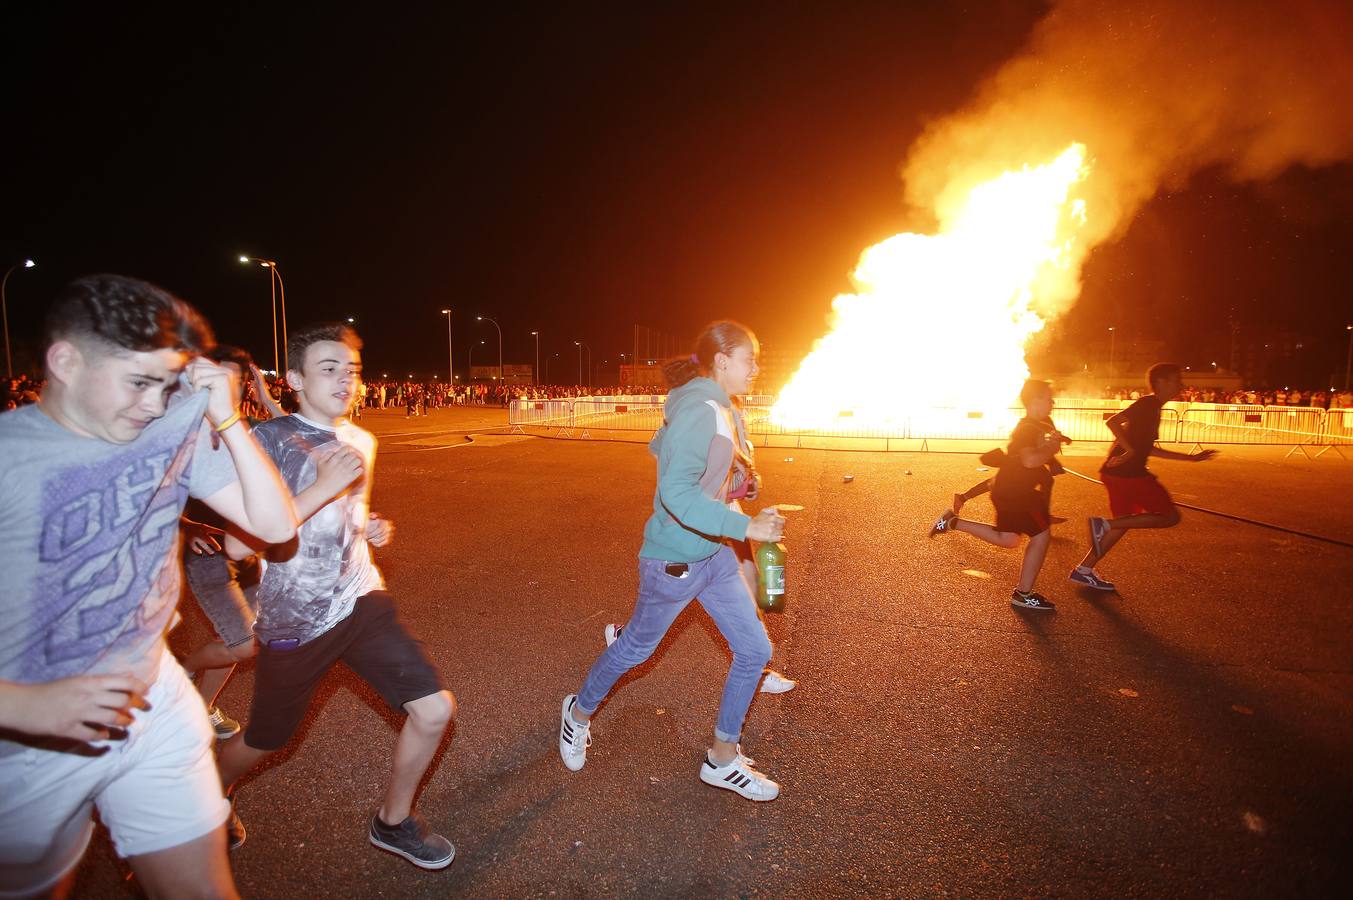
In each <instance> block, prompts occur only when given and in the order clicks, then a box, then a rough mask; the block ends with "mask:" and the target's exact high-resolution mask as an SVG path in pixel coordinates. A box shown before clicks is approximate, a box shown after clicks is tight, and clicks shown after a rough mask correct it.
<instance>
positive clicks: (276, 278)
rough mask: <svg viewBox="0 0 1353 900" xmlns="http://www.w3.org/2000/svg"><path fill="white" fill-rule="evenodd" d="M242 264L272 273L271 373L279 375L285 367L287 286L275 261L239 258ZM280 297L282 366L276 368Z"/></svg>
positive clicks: (254, 257) (251, 257) (270, 283)
mask: <svg viewBox="0 0 1353 900" xmlns="http://www.w3.org/2000/svg"><path fill="white" fill-rule="evenodd" d="M240 262H242V263H251V262H255V263H258V264H259V265H260V266H262V267H263V268H265V269H269V270H271V271H272V280H271V281H270V282H269V285H270V286H271V288H272V367H273V371H275V372H277V373H278V374H279V375H280V374H281V373H282V372H284V371H285V370H286V366H287V286H286V284H285V283H284V282H283V281H282V271H281V270H280V269H278V268H277V260H275V259H260V258H259V257H257V256H241V257H240ZM279 292H280V293H281V295H282V366H283V368H280V369H279V368H278V367H277V295H278V293H279Z"/></svg>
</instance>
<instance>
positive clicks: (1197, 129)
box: [903, 0, 1353, 314]
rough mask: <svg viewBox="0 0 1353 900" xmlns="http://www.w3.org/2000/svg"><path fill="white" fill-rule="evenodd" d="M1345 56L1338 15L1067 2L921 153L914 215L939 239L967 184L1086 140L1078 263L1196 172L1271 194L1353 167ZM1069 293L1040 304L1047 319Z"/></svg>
mask: <svg viewBox="0 0 1353 900" xmlns="http://www.w3.org/2000/svg"><path fill="white" fill-rule="evenodd" d="M1350 47H1353V4H1350V3H1348V2H1345V0H1284V2H1274V0H1217V2H1209V0H1134V2H1132V3H1123V2H1121V0H1119V2H1102V0H1062V2H1058V3H1056V4H1055V5H1054V6H1053V7H1052V9H1051V11H1050V12H1049V13H1048V15H1047V16H1046V17H1045V18H1044V19H1043V20H1042V21H1041V22H1040V23H1039V24H1038V25H1037V26H1036V27H1035V30H1034V31H1033V33H1032V36H1031V39H1030V42H1029V46H1028V48H1027V50H1026V51H1025V52H1023V53H1022V54H1021V55H1020V56H1018V57H1016V58H1015V59H1013V60H1011V61H1010V62H1008V63H1006V64H1005V65H1004V66H1003V67H1002V68H1001V69H1000V70H999V71H997V72H996V73H995V75H993V76H992V77H991V78H990V79H989V80H988V81H987V82H986V83H985V84H984V85H982V86H981V87H980V88H979V90H978V92H977V94H976V96H975V98H974V100H973V102H972V103H971V104H969V105H968V106H967V107H966V108H965V109H964V110H962V111H960V112H958V113H956V114H954V115H951V116H948V117H946V118H944V119H941V120H938V121H936V122H934V123H932V124H931V125H930V126H929V128H928V129H927V130H926V132H925V133H924V134H923V135H922V137H921V138H920V140H919V141H917V143H916V144H915V145H914V146H913V148H912V150H911V152H910V155H909V157H908V158H907V160H906V162H905V163H904V165H903V177H904V179H905V183H906V196H907V200H908V201H909V202H910V203H912V204H913V205H914V206H916V207H918V208H920V209H925V210H932V211H934V213H935V214H936V216H937V217H938V219H939V222H940V224H941V226H943V224H944V223H945V222H946V221H947V220H948V218H949V217H950V216H952V215H953V213H954V212H955V211H956V209H957V208H958V207H959V206H960V205H961V202H962V201H963V199H964V198H965V197H966V195H967V192H968V190H969V189H970V188H971V187H972V186H973V185H974V184H976V183H978V182H980V181H984V180H986V179H988V178H992V177H994V176H996V175H999V174H1000V173H1001V172H1003V171H1005V170H1008V169H1017V168H1019V167H1021V166H1023V165H1026V164H1034V165H1036V164H1040V163H1043V162H1046V161H1047V160H1050V159H1052V158H1053V157H1055V156H1056V155H1057V154H1058V153H1060V152H1061V151H1062V150H1064V149H1065V148H1066V146H1067V145H1068V144H1070V143H1071V142H1072V141H1080V142H1082V143H1084V144H1085V145H1086V146H1087V147H1088V148H1089V152H1090V156H1091V165H1092V169H1091V174H1090V177H1089V178H1088V179H1087V180H1086V181H1085V182H1084V183H1083V188H1082V189H1081V191H1080V196H1081V197H1083V199H1084V200H1085V201H1086V205H1087V212H1088V220H1087V223H1086V225H1085V227H1084V228H1083V229H1082V231H1081V235H1080V243H1081V247H1080V251H1081V252H1080V253H1079V255H1078V259H1077V260H1076V262H1077V263H1079V261H1082V260H1083V259H1084V255H1085V253H1088V251H1089V250H1090V249H1091V248H1093V247H1094V246H1095V245H1097V244H1099V243H1102V242H1103V241H1106V240H1109V239H1112V238H1113V237H1114V236H1115V235H1116V234H1118V233H1119V232H1120V231H1121V230H1123V229H1125V228H1126V226H1127V224H1128V223H1129V222H1130V221H1131V219H1132V215H1133V214H1134V213H1135V211H1136V210H1137V209H1138V208H1139V207H1140V206H1141V205H1142V204H1143V203H1145V202H1146V201H1147V200H1148V199H1150V198H1151V197H1152V195H1154V194H1155V193H1157V192H1158V191H1160V190H1162V189H1171V188H1178V187H1180V186H1182V185H1183V184H1184V183H1185V182H1186V181H1187V180H1188V179H1189V177H1190V176H1191V175H1193V174H1194V173H1196V172H1198V171H1199V170H1201V169H1205V168H1213V167H1215V168H1218V169H1220V170H1222V171H1224V172H1226V173H1227V174H1228V176H1229V177H1231V178H1233V179H1235V180H1238V181H1262V180H1266V179H1269V178H1272V177H1274V176H1275V175H1277V174H1279V173H1280V172H1282V171H1283V170H1284V169H1287V168H1288V167H1291V166H1294V165H1304V166H1310V167H1318V166H1325V165H1329V164H1332V163H1337V162H1341V161H1344V160H1349V159H1353V100H1350V97H1349V93H1350V91H1351V90H1353V52H1350V49H1349V48H1350ZM1076 293H1077V292H1076V291H1075V290H1074V289H1073V290H1072V291H1070V292H1066V293H1065V294H1064V295H1063V296H1059V297H1055V298H1042V302H1043V304H1045V305H1050V307H1051V308H1045V309H1044V310H1043V311H1044V312H1045V313H1053V314H1055V313H1057V312H1059V311H1062V310H1064V309H1065V307H1066V305H1068V304H1069V303H1070V302H1073V301H1074V298H1075V295H1076Z"/></svg>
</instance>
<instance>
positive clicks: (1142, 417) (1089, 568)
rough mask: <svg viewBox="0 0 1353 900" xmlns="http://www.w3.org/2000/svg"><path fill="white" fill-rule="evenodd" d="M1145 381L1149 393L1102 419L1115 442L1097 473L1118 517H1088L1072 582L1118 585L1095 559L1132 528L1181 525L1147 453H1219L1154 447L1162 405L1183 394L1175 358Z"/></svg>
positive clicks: (1198, 457)
mask: <svg viewBox="0 0 1353 900" xmlns="http://www.w3.org/2000/svg"><path fill="white" fill-rule="evenodd" d="M1146 380H1147V383H1148V384H1150V385H1151V393H1150V394H1147V395H1146V396H1145V397H1142V398H1141V399H1140V400H1138V401H1136V402H1135V403H1133V404H1132V405H1131V406H1129V407H1128V408H1127V409H1125V410H1123V411H1122V412H1120V413H1119V414H1118V415H1116V416H1114V417H1113V418H1111V419H1109V420H1108V421H1107V422H1105V423H1104V424H1105V425H1107V426H1109V430H1110V431H1112V432H1113V437H1114V441H1113V446H1111V447H1110V448H1109V455H1108V458H1107V459H1105V460H1104V465H1103V466H1101V467H1100V469H1099V474H1100V477H1101V478H1102V479H1103V480H1104V487H1105V488H1106V489H1107V490H1108V492H1109V509H1110V510H1111V511H1112V512H1113V515H1114V518H1112V519H1105V518H1101V517H1099V516H1091V517H1090V552H1088V553H1086V554H1085V559H1083V560H1081V564H1080V565H1078V566H1076V568H1074V569H1072V570H1071V576H1070V579H1071V581H1072V583H1074V584H1080V585H1084V586H1086V587H1092V588H1096V589H1098V590H1101V591H1112V590H1114V586H1113V584H1112V583H1111V582H1108V581H1105V580H1104V579H1103V578H1101V577H1100V576H1099V573H1097V572H1096V571H1095V570H1094V565H1095V563H1097V562H1099V561H1100V560H1101V559H1103V558H1104V557H1105V555H1106V554H1108V552H1109V550H1110V549H1111V548H1112V547H1113V545H1114V544H1116V543H1118V541H1119V540H1120V539H1122V537H1123V535H1125V534H1127V532H1128V531H1129V530H1130V529H1133V528H1173V527H1174V526H1175V525H1178V524H1179V508H1178V507H1177V506H1175V505H1174V501H1173V500H1172V499H1170V494H1169V492H1168V491H1166V490H1165V488H1164V487H1162V486H1161V484H1160V482H1159V481H1157V480H1156V476H1154V475H1152V474H1151V473H1150V472H1148V471H1147V469H1146V458H1147V457H1148V456H1159V457H1162V458H1164V459H1179V460H1186V461H1188V462H1202V461H1203V460H1205V459H1211V458H1212V457H1214V456H1216V455H1217V451H1216V450H1200V451H1198V452H1197V453H1179V452H1177V451H1174V450H1162V449H1161V448H1160V447H1157V446H1156V438H1157V437H1159V435H1160V410H1161V407H1163V406H1164V405H1165V404H1166V403H1169V402H1170V401H1171V400H1173V399H1174V398H1175V397H1177V396H1178V395H1179V391H1180V389H1181V388H1182V387H1183V384H1182V382H1181V379H1180V374H1179V366H1177V365H1174V364H1173V363H1156V364H1155V365H1154V366H1152V367H1151V368H1150V369H1149V370H1148V371H1147V373H1146Z"/></svg>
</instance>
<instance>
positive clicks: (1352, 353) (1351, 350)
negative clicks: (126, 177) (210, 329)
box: [5, 325, 1353, 391]
mask: <svg viewBox="0 0 1353 900" xmlns="http://www.w3.org/2000/svg"><path fill="white" fill-rule="evenodd" d="M1345 330H1347V331H1348V361H1347V362H1346V363H1344V390H1345V391H1350V390H1353V325H1348V326H1345ZM5 352H6V353H8V352H9V345H8V344H6V345H5Z"/></svg>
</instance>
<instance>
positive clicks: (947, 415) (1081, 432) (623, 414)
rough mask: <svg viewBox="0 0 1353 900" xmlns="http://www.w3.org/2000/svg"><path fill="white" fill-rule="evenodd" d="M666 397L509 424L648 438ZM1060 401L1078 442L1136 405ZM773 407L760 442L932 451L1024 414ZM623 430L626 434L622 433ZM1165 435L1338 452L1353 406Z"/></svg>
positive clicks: (1192, 426) (516, 410) (1095, 438)
mask: <svg viewBox="0 0 1353 900" xmlns="http://www.w3.org/2000/svg"><path fill="white" fill-rule="evenodd" d="M665 399H666V398H665V397H663V396H661V395H642V396H633V397H576V398H570V399H558V400H513V401H512V403H511V407H510V410H509V418H508V421H509V423H510V424H511V425H512V426H513V430H514V431H516V432H522V431H523V430H524V429H525V428H527V427H535V428H539V429H543V430H545V431H547V432H549V431H551V430H553V431H554V436H558V437H593V436H595V435H594V433H608V434H610V436H611V437H612V438H613V439H618V440H640V439H642V440H647V439H648V437H649V436H651V435H652V433H653V432H655V431H656V430H657V429H658V428H660V427H661V426H662V421H663V403H664V402H665ZM752 399H755V400H758V401H765V400H769V399H771V398H764V397H756V398H752ZM1058 402H1059V403H1060V404H1076V405H1074V406H1073V405H1059V406H1057V407H1056V408H1055V409H1054V410H1053V412H1052V419H1053V423H1054V424H1056V426H1057V428H1058V430H1059V431H1061V432H1062V433H1063V434H1065V435H1066V436H1067V437H1069V438H1071V439H1072V440H1073V441H1081V442H1087V443H1094V442H1104V443H1107V442H1108V441H1110V440H1112V439H1113V436H1112V434H1110V433H1109V430H1108V428H1106V427H1105V425H1104V422H1105V420H1107V419H1109V418H1110V417H1112V416H1113V415H1114V414H1115V413H1117V412H1119V411H1120V410H1122V409H1125V408H1126V407H1127V406H1128V405H1129V404H1130V401H1125V400H1097V399H1090V400H1080V399H1074V398H1061V399H1060V400H1059V401H1058ZM770 411H771V407H770V404H769V403H761V402H758V403H748V404H746V405H744V406H743V412H744V415H745V416H746V419H747V427H748V432H749V433H750V434H751V435H752V437H753V438H754V439H756V440H758V442H760V443H765V444H769V443H771V442H777V443H779V442H783V441H786V440H792V441H794V442H795V445H796V446H802V445H803V441H804V439H806V438H814V439H822V440H843V441H883V442H885V445H884V449H893V447H892V443H891V442H892V441H909V442H918V441H919V442H921V447H920V448H919V449H928V446H927V442H928V441H981V442H984V443H990V442H993V441H995V442H1002V441H1004V440H1005V439H1006V438H1007V437H1008V436H1009V434H1010V431H1011V429H1013V428H1014V426H1015V423H1016V422H1018V421H1019V419H1020V418H1021V417H1022V416H1023V414H1024V413H1023V410H1022V409H1019V408H1018V407H1016V408H1012V409H1009V410H1002V411H997V412H995V413H990V412H973V411H967V410H962V409H957V408H940V407H937V408H933V409H927V410H921V411H915V412H912V413H908V414H906V415H905V416H902V417H900V418H899V419H898V420H897V421H894V422H891V423H888V424H885V425H882V426H879V425H860V426H855V425H854V424H853V423H852V418H853V417H852V416H851V414H850V413H849V412H848V411H847V412H843V413H842V414H840V415H839V416H838V417H837V418H836V419H835V420H834V423H833V426H832V427H831V428H809V429H795V428H786V427H784V426H781V425H777V424H776V423H774V422H772V421H771V418H770ZM617 434H618V435H620V436H619V437H616V435H617ZM1160 440H1161V441H1162V442H1164V443H1184V444H1191V445H1205V444H1267V445H1278V446H1291V447H1292V448H1293V449H1292V451H1291V452H1298V451H1301V452H1305V451H1304V450H1302V448H1303V447H1323V448H1325V449H1324V450H1321V451H1320V452H1319V453H1317V454H1316V455H1317V456H1319V455H1320V454H1321V453H1323V452H1325V450H1328V449H1334V450H1335V451H1336V452H1338V446H1339V445H1343V446H1347V445H1353V409H1332V410H1328V411H1326V410H1323V409H1320V408H1318V407H1300V406H1292V407H1288V406H1267V407H1265V406H1246V405H1221V404H1200V403H1193V404H1186V403H1172V404H1170V405H1168V406H1166V407H1165V408H1164V409H1162V410H1161V424H1160ZM899 449H903V448H899ZM905 449H916V448H912V447H907V448H905ZM1289 455H1291V454H1290V453H1289ZM1307 455H1309V454H1307ZM1340 455H1342V453H1340Z"/></svg>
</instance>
